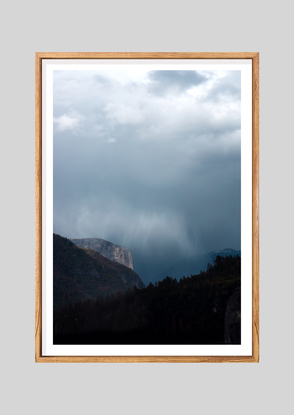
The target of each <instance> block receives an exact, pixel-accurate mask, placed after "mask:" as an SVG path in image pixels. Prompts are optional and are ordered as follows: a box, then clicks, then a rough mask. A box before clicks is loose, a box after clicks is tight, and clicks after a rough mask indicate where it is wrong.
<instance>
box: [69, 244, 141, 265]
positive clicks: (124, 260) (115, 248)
mask: <svg viewBox="0 0 294 415" xmlns="http://www.w3.org/2000/svg"><path fill="white" fill-rule="evenodd" d="M71 241H72V242H73V243H74V244H75V245H77V246H79V247H80V248H86V249H93V250H94V251H96V252H98V253H99V254H101V255H103V256H105V257H106V258H108V259H110V260H111V261H115V262H118V263H119V264H122V265H124V266H125V267H128V268H131V269H133V258H132V254H131V251H130V250H129V249H128V248H124V247H123V246H119V245H115V244H113V243H112V242H108V241H105V240H104V239H99V238H83V239H71Z"/></svg>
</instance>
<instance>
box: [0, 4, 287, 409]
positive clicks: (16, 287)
mask: <svg viewBox="0 0 294 415" xmlns="http://www.w3.org/2000/svg"><path fill="white" fill-rule="evenodd" d="M275 4H276V3H263V6H262V4H261V2H260V1H256V0H254V1H252V0H249V1H247V2H236V1H227V0H224V1H221V2H220V1H218V2H217V1H214V2H211V1H206V2H199V3H196V2H189V1H186V0H184V1H181V2H175V3H172V2H170V1H153V0H152V1H150V2H138V1H137V2H135V1H128V0H126V1H121V2H118V1H115V2H113V1H108V2H100V3H98V2H89V1H88V0H85V1H83V2H81V3H74V2H72V1H71V2H69V1H56V0H51V1H50V2H40V1H39V2H33V1H30V0H28V1H26V2H20V1H16V2H10V3H6V4H5V9H4V8H2V19H1V28H0V30H1V40H2V42H1V43H2V48H1V52H2V54H1V55H2V56H1V58H2V59H1V61H2V64H1V81H2V82H1V94H0V96H1V125H2V137H1V138H2V140H1V163H0V166H1V178H2V179H3V180H2V193H4V194H3V197H2V204H1V212H2V219H3V220H2V229H3V226H4V232H3V233H2V235H1V238H0V241H1V253H2V256H1V257H2V261H1V263H2V264H4V269H3V267H2V273H1V274H2V278H1V282H2V286H1V288H2V289H1V302H0V304H1V315H2V323H1V324H2V333H1V335H2V336H1V337H2V342H1V351H2V360H3V362H2V365H1V377H3V378H4V384H2V399H1V405H5V407H6V409H5V411H4V412H3V413H5V414H18V413H23V412H24V411H28V412H29V413H31V414H37V413H42V414H49V413H57V414H61V413H65V414H78V413H88V412H89V411H91V412H92V411H93V412H94V411H95V412H98V411H99V412H100V413H103V414H115V413H119V412H125V411H126V412H127V413H134V414H135V413H139V414H145V413H146V414H147V413H148V414H149V413H151V412H154V413H175V414H176V413H184V414H186V413H208V414H214V413H216V412H217V413H236V412H238V413H239V414H248V413H249V412H250V413H253V414H257V413H259V412H260V413H261V412H262V413H267V412H268V411H269V410H272V412H273V413H277V412H279V413H288V407H289V408H290V407H291V406H292V405H291V406H290V398H291V397H290V392H292V390H291V391H290V382H291V381H292V377H291V378H290V379H289V378H288V377H287V374H288V373H291V372H292V370H293V364H292V361H291V357H290V356H291V352H292V344H291V339H293V336H292V332H291V330H292V324H291V323H292V321H291V322H290V317H291V314H292V313H291V311H292V310H291V309H290V307H291V297H292V292H293V268H292V258H291V254H292V251H291V252H290V248H291V247H292V248H293V239H292V238H293V219H292V215H291V217H290V214H292V213H293V201H292V194H293V185H292V180H291V172H292V175H293V169H292V164H291V162H292V153H291V150H293V142H292V140H293V116H292V112H293V53H292V52H293V51H292V43H291V42H290V31H292V36H293V30H291V29H292V13H291V11H290V2H288V1H285V0H281V1H280V2H278V6H275ZM35 51H42V52H43V51H44V52H45V51H62V52H63V51H242V52H243V51H259V52H260V62H261V72H260V75H261V81H260V88H261V111H260V115H261V128H260V133H261V143H260V151H261V155H260V167H261V171H260V178H261V180H260V194H261V197H260V206H261V209H260V216H261V219H260V223H261V226H260V248H261V251H260V271H261V277H260V282H261V298H260V306H261V321H260V325H261V328H260V341H261V349H260V356H261V357H260V363H259V364H218V365H217V364H161V365H160V364H128V365H127V364H121V365H118V364H35V363H34V64H35V63H34V59H35V56H34V53H35ZM3 126H4V129H3ZM3 387H4V390H3ZM39 411H40V412H39Z"/></svg>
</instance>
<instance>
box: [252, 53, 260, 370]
mask: <svg viewBox="0 0 294 415" xmlns="http://www.w3.org/2000/svg"><path fill="white" fill-rule="evenodd" d="M252 355H253V357H254V359H255V361H256V362H259V54H256V55H255V57H254V58H253V59H252Z"/></svg>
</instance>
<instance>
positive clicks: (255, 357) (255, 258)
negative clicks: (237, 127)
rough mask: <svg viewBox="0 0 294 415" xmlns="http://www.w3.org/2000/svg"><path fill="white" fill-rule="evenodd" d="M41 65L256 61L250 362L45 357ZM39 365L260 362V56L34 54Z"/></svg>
mask: <svg viewBox="0 0 294 415" xmlns="http://www.w3.org/2000/svg"><path fill="white" fill-rule="evenodd" d="M42 59H252V94H253V95H252V144H253V146H252V162H253V164H252V166H253V170H252V201H253V203H252V251H253V252H252V356H42ZM35 74H36V75H35V76H36V80H35V107H36V108H35V206H36V259H35V264H36V276H35V361H36V362H38V363H60V362H68V363H73V362H76V363H91V362H96V363H151V362H155V363H201V362H202V363H224V362H232V363H234V362H235V363H241V362H248V363H250V362H252V363H255V362H258V361H259V54H258V53H257V52H232V53H231V52H230V53H229V52H197V53H194V52H192V53H190V52H180V53H177V52H132V53H131V52H99V53H96V52H95V53H94V52H36V54H35Z"/></svg>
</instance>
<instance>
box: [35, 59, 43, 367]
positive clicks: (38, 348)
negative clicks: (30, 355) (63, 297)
mask: <svg viewBox="0 0 294 415" xmlns="http://www.w3.org/2000/svg"><path fill="white" fill-rule="evenodd" d="M35 209H36V221H35V226H36V228H35V229H36V230H35V237H36V248H35V249H36V258H35V272H36V276H35V361H36V362H37V361H39V359H40V357H41V355H42V341H41V340H42V59H41V58H40V57H38V56H37V54H36V56H35Z"/></svg>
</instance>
